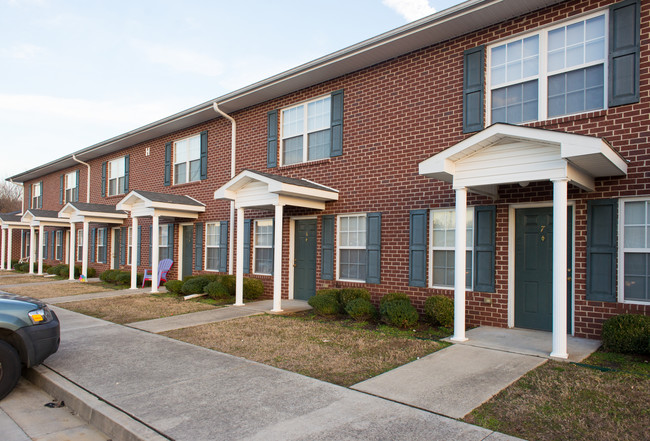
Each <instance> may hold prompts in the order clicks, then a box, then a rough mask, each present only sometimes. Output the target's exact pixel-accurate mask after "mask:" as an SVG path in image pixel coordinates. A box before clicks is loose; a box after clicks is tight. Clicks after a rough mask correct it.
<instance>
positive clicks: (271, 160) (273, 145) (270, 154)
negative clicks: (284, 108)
mask: <svg viewBox="0 0 650 441" xmlns="http://www.w3.org/2000/svg"><path fill="white" fill-rule="evenodd" d="M266 121H267V136H266V167H267V168H274V167H277V166H278V111H277V110H271V111H270V112H269V113H267V115H266Z"/></svg>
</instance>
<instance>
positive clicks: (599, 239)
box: [587, 199, 618, 302]
mask: <svg viewBox="0 0 650 441" xmlns="http://www.w3.org/2000/svg"><path fill="white" fill-rule="evenodd" d="M617 224H618V201H617V200H616V199H600V200H591V201H587V300H595V301H601V302H615V301H616V254H617V239H618V234H617V232H618V229H617Z"/></svg>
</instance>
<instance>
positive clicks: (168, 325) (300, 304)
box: [126, 300, 311, 333]
mask: <svg viewBox="0 0 650 441" xmlns="http://www.w3.org/2000/svg"><path fill="white" fill-rule="evenodd" d="M272 308H273V300H261V301H258V302H250V303H246V304H245V305H244V306H233V305H230V306H225V307H223V308H217V309H211V310H209V311H199V312H191V313H189V314H181V315H175V316H172V317H163V318H158V319H153V320H144V321H141V322H133V323H129V324H127V325H126V326H131V327H133V328H137V329H141V330H143V331H147V332H153V333H160V332H166V331H172V330H174V329H182V328H189V327H190V326H199V325H206V324H208V323H215V322H222V321H224V320H231V319H235V318H241V317H249V316H252V315H258V314H265V313H269V314H273V313H272V312H271V309H272ZM309 309H311V306H309V305H308V304H307V302H305V301H303V300H283V301H282V313H283V314H284V313H287V312H298V311H307V310H309Z"/></svg>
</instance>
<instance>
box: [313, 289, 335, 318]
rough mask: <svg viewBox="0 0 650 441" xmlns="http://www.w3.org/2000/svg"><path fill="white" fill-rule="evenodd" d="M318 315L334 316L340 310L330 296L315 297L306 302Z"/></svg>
mask: <svg viewBox="0 0 650 441" xmlns="http://www.w3.org/2000/svg"><path fill="white" fill-rule="evenodd" d="M307 303H309V306H311V307H312V308H314V311H315V312H316V314H318V315H336V314H338V313H339V310H340V309H341V305H340V304H339V301H338V300H336V297H335V296H333V295H330V294H325V295H318V294H317V295H315V296H314V297H312V298H311V299H309V300H308V301H307Z"/></svg>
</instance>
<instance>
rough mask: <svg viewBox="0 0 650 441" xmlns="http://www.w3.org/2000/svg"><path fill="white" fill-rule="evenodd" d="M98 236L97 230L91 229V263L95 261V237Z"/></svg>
mask: <svg viewBox="0 0 650 441" xmlns="http://www.w3.org/2000/svg"><path fill="white" fill-rule="evenodd" d="M96 234H97V228H91V229H90V261H91V262H94V261H95V235H96Z"/></svg>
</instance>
